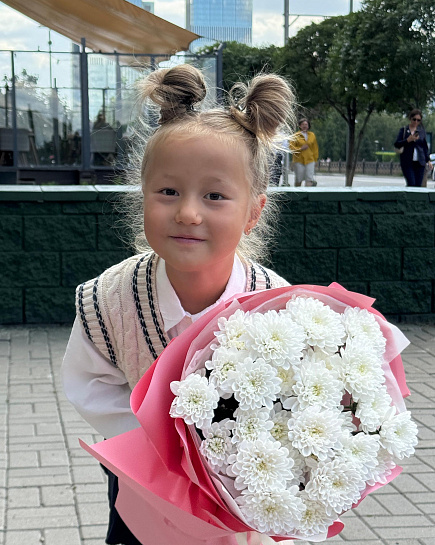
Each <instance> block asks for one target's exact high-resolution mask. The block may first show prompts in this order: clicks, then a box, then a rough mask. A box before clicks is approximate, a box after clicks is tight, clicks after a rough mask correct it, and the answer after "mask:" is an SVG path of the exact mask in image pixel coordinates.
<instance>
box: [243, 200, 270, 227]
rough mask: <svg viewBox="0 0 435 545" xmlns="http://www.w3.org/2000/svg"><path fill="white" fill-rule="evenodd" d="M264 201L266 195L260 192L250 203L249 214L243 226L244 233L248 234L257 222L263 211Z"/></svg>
mask: <svg viewBox="0 0 435 545" xmlns="http://www.w3.org/2000/svg"><path fill="white" fill-rule="evenodd" d="M266 201H267V197H266V195H265V194H264V193H261V195H258V197H257V199H256V200H255V202H254V203H253V204H252V207H251V214H250V217H249V220H248V222H247V223H246V226H245V234H249V233H250V232H251V229H253V228H254V227H255V226H256V225H257V222H258V220H259V219H260V216H261V212H262V211H263V208H264V206H265V204H266Z"/></svg>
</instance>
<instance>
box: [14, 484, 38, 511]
mask: <svg viewBox="0 0 435 545" xmlns="http://www.w3.org/2000/svg"><path fill="white" fill-rule="evenodd" d="M40 505H41V496H40V493H39V488H36V487H33V488H32V487H30V486H26V487H25V488H9V490H8V507H9V508H17V507H39V506H40Z"/></svg>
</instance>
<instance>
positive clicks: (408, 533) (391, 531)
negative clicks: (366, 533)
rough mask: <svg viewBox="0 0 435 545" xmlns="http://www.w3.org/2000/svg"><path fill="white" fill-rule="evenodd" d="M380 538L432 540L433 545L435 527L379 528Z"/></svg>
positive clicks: (434, 541)
mask: <svg viewBox="0 0 435 545" xmlns="http://www.w3.org/2000/svg"><path fill="white" fill-rule="evenodd" d="M376 531H377V532H378V534H379V536H380V537H382V538H385V539H407V538H411V539H415V538H417V539H419V538H432V540H433V541H432V542H431V545H433V543H435V525H434V524H433V523H432V525H431V526H410V527H409V528H405V527H403V526H401V525H400V526H396V527H394V528H385V527H384V528H377V529H376Z"/></svg>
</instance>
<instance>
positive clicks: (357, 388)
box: [170, 293, 417, 538]
mask: <svg viewBox="0 0 435 545" xmlns="http://www.w3.org/2000/svg"><path fill="white" fill-rule="evenodd" d="M321 299H322V297H320V296H319V297H318V296H316V295H315V294H311V295H310V294H306V293H303V294H301V295H294V294H293V295H291V296H290V298H289V299H288V300H287V301H286V302H285V303H284V304H282V305H281V307H282V308H278V309H269V310H265V311H244V310H242V309H238V310H236V311H235V312H234V313H233V314H231V315H230V316H228V317H221V318H219V319H218V321H217V324H218V328H216V329H218V330H217V331H215V332H214V335H215V340H214V342H212V343H210V344H209V345H208V346H206V347H205V348H204V349H202V350H200V351H198V352H197V353H196V354H195V357H194V358H193V360H194V361H193V364H191V365H190V367H189V366H188V369H187V371H186V373H185V374H184V376H183V377H182V380H179V381H173V382H172V383H171V390H172V392H173V394H174V395H175V399H174V401H173V403H172V406H171V411H170V415H171V416H172V417H174V418H182V419H183V420H184V421H185V423H186V424H187V425H189V426H190V428H191V430H192V433H194V434H195V435H196V438H197V444H198V449H199V451H200V452H201V454H202V455H203V458H204V461H205V465H206V466H207V468H208V470H209V471H210V473H211V474H212V475H213V476H214V478H215V479H217V480H219V482H221V483H222V485H223V487H224V488H225V490H226V491H227V492H228V493H229V498H232V500H233V501H232V502H231V500H230V503H231V508H232V510H233V512H235V513H236V514H237V516H239V517H240V518H241V520H243V522H245V523H246V524H247V525H248V526H249V527H251V528H253V529H254V530H256V531H258V532H260V533H263V534H267V535H269V536H272V535H273V536H286V537H294V538H307V537H308V538H309V537H313V536H323V537H326V534H327V530H328V527H330V525H331V524H332V523H333V522H334V521H335V520H336V519H337V517H338V516H339V515H340V514H341V513H343V512H345V511H347V510H349V509H350V508H351V507H352V506H354V505H355V504H356V503H358V502H359V501H360V499H361V498H362V497H363V496H364V495H365V493H366V492H365V491H366V490H367V489H368V488H370V487H372V486H374V485H376V483H381V484H385V483H386V482H387V481H388V476H389V475H390V474H391V473H392V471H393V468H395V466H396V463H397V462H398V461H399V460H401V459H403V458H404V457H407V456H410V455H412V453H413V452H414V447H415V446H416V444H417V426H416V425H415V423H414V422H413V421H412V420H411V415H410V413H409V411H407V410H406V408H405V407H404V404H403V399H402V396H401V395H400V393H399V394H397V391H398V388H397V382H396V381H395V378H394V376H393V373H392V372H391V369H390V365H389V362H390V361H391V358H390V357H387V355H386V344H387V340H386V335H385V334H384V333H383V328H384V332H385V327H384V325H385V324H387V322H386V321H385V320H384V319H383V318H380V317H379V316H376V315H375V314H374V313H373V312H369V311H368V310H366V309H361V308H358V307H356V308H355V307H351V306H347V305H342V304H340V305H338V306H337V307H336V310H333V308H331V307H334V305H333V304H326V303H325V297H323V301H322V300H321ZM331 301H332V299H331ZM284 305H285V306H284ZM381 325H382V327H381ZM392 327H393V328H394V326H390V325H389V327H388V331H389V332H391V328H392ZM378 486H379V485H378ZM227 500H228V498H227Z"/></svg>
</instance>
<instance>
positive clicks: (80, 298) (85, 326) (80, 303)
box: [77, 282, 94, 343]
mask: <svg viewBox="0 0 435 545" xmlns="http://www.w3.org/2000/svg"><path fill="white" fill-rule="evenodd" d="M84 285H85V283H84V282H83V284H81V285H80V287H79V292H78V301H77V302H78V307H79V313H80V319H81V321H82V324H83V329H84V330H85V333H86V335H87V337H88V339H89V340H90V341H91V342H92V343H93V342H94V339H93V338H92V335H91V332H90V330H89V326H88V321H87V320H86V314H85V308H84V306H83V288H84Z"/></svg>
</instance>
